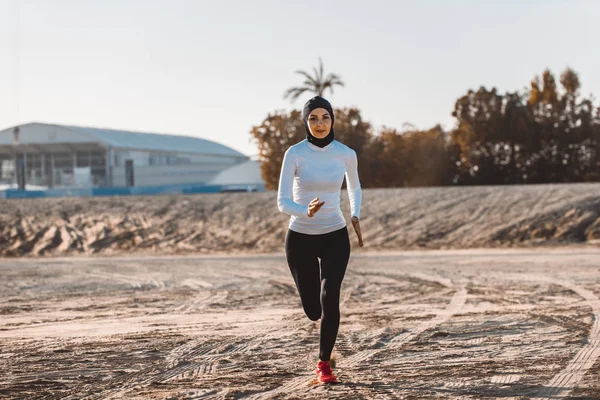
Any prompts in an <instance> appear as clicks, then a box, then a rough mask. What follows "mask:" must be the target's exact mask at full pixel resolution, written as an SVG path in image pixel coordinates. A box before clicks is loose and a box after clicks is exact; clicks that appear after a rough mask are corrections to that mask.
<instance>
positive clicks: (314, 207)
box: [308, 197, 325, 217]
mask: <svg viewBox="0 0 600 400" xmlns="http://www.w3.org/2000/svg"><path fill="white" fill-rule="evenodd" d="M323 204H325V202H324V201H322V202H320V203H319V198H318V197H315V198H314V199H313V200H312V201H311V202H310V203H308V216H309V217H312V216H313V215H315V214H316V212H317V211H319V210H320V209H321V207H322V206H323Z"/></svg>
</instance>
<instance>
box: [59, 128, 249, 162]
mask: <svg viewBox="0 0 600 400" xmlns="http://www.w3.org/2000/svg"><path fill="white" fill-rule="evenodd" d="M65 128H67V129H71V130H74V131H78V132H82V133H85V134H88V135H92V136H94V137H96V138H97V139H98V140H100V141H102V142H104V143H106V144H108V145H109V146H111V147H118V148H128V149H144V150H159V151H171V152H181V153H210V154H220V155H235V156H242V157H246V155H245V154H242V153H240V152H239V151H236V150H234V149H232V148H230V147H227V146H225V145H222V144H220V143H216V142H212V141H210V140H206V139H201V138H197V137H192V136H182V135H170V134H160V133H148V132H132V131H122V130H114V129H101V128H88V127H82V126H65Z"/></svg>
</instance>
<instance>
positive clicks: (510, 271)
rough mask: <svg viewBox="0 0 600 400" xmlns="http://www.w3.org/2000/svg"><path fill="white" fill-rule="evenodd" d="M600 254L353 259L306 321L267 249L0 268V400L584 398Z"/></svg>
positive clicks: (594, 382)
mask: <svg viewBox="0 0 600 400" xmlns="http://www.w3.org/2000/svg"><path fill="white" fill-rule="evenodd" d="M599 266H600V250H598V249H591V248H563V249H535V250H525V249H521V250H455V251H443V250H439V251H412V252H396V253H384V252H381V253H377V252H371V253H362V254H361V253H359V252H354V253H353V255H352V258H351V261H350V266H349V272H348V274H347V276H346V279H345V281H344V286H343V288H342V325H341V327H340V333H339V336H338V342H337V344H336V348H335V350H334V355H335V359H336V368H335V370H336V371H337V373H338V376H339V378H340V381H341V383H339V384H337V385H333V386H322V385H317V384H315V382H314V376H313V373H312V370H313V368H314V365H315V363H316V358H317V354H318V348H317V346H318V344H317V343H318V323H313V322H311V321H309V320H308V319H307V318H306V317H305V316H304V315H303V313H302V312H301V309H300V307H299V302H298V297H297V294H296V289H295V287H294V286H293V281H292V279H291V277H290V276H289V272H288V270H287V266H286V264H285V258H284V257H283V255H282V254H272V255H248V256H243V257H224V256H218V257H209V256H174V257H118V258H117V257H115V258H93V257H79V258H61V259H59V258H55V259H45V260H43V259H37V260H31V259H13V260H10V259H9V260H2V261H0V275H1V276H2V277H3V279H2V280H0V315H1V319H0V398H27V399H83V398H85V399H122V398H126V399H202V398H215V399H235V398H250V399H268V398H280V399H288V398H289V399H292V398H303V399H310V398H315V399H316V398H323V397H327V398H340V399H341V398H343V399H354V398H355V399H359V398H367V399H371V398H372V399H376V398H377V399H380V398H407V399H423V398H442V399H459V398H461V399H464V398H470V399H492V398H503V399H506V398H513V399H520V398H536V399H570V398H587V399H592V398H600V299H599V298H600V286H598V282H599V281H600V267H599Z"/></svg>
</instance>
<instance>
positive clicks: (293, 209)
mask: <svg viewBox="0 0 600 400" xmlns="http://www.w3.org/2000/svg"><path fill="white" fill-rule="evenodd" d="M344 176H346V186H347V190H348V200H349V201H350V212H351V217H353V216H356V217H358V218H360V205H361V202H362V191H361V188H360V181H359V179H358V161H357V159H356V152H355V151H354V150H352V149H351V148H350V147H348V146H346V145H344V144H342V143H340V142H338V141H337V140H334V141H332V142H331V143H329V144H328V145H327V146H325V147H323V148H321V147H318V146H315V145H314V144H312V143H310V142H309V141H308V140H306V139H304V140H303V141H301V142H300V143H297V144H295V145H293V146H291V147H290V148H289V149H288V150H287V151H286V152H285V155H284V157H283V165H282V168H281V175H280V177H279V190H278V192H277V206H278V208H279V211H281V212H283V213H286V214H289V215H290V223H289V229H291V230H293V231H295V232H299V233H306V234H309V235H319V234H323V233H328V232H333V231H335V230H338V229H341V228H343V227H345V226H346V220H345V219H344V215H343V213H342V211H341V209H340V200H341V189H342V183H343V181H344ZM315 197H318V198H319V201H324V202H325V204H324V205H323V207H321V209H320V210H319V211H317V213H316V214H315V215H313V216H312V217H309V216H308V204H309V203H310V202H311V201H312V200H313V199H314V198H315Z"/></svg>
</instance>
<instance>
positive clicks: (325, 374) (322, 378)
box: [316, 361, 337, 383]
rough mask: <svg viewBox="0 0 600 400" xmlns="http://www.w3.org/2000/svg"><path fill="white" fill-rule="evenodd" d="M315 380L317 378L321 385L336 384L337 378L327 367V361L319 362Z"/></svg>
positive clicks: (329, 367) (328, 366)
mask: <svg viewBox="0 0 600 400" xmlns="http://www.w3.org/2000/svg"><path fill="white" fill-rule="evenodd" d="M316 373H317V378H319V382H321V383H332V382H337V378H336V377H335V375H334V374H333V371H332V370H331V366H330V365H329V361H319V363H318V364H317V370H316Z"/></svg>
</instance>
